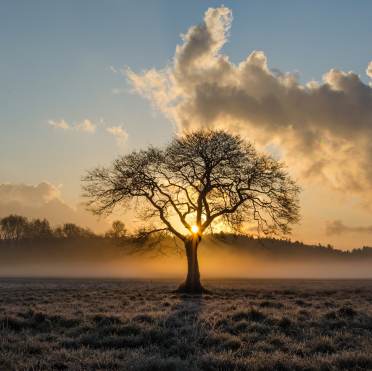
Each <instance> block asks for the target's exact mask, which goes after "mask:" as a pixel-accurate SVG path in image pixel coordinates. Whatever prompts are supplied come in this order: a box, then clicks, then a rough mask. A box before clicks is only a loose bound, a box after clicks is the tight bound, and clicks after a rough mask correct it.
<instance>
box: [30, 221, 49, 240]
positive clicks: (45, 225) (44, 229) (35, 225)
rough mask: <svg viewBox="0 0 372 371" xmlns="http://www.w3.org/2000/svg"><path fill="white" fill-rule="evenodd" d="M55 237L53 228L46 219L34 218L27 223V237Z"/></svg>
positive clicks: (44, 238) (41, 238)
mask: <svg viewBox="0 0 372 371" xmlns="http://www.w3.org/2000/svg"><path fill="white" fill-rule="evenodd" d="M52 237H53V230H52V228H51V227H50V224H49V222H48V220H46V219H34V220H32V221H31V222H29V223H28V225H27V234H26V238H31V239H38V240H46V239H50V238H52Z"/></svg>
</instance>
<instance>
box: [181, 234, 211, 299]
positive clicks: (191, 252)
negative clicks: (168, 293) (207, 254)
mask: <svg viewBox="0 0 372 371" xmlns="http://www.w3.org/2000/svg"><path fill="white" fill-rule="evenodd" d="M198 245H199V237H197V236H193V237H192V238H190V239H188V240H187V241H186V242H185V250H186V256H187V276H186V280H185V281H184V282H183V283H182V284H181V285H180V286H179V288H178V290H177V291H178V292H184V293H189V294H201V293H202V292H203V291H204V288H203V286H202V285H201V283H200V272H199V264H198Z"/></svg>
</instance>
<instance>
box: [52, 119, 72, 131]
mask: <svg viewBox="0 0 372 371" xmlns="http://www.w3.org/2000/svg"><path fill="white" fill-rule="evenodd" d="M48 124H49V125H50V126H53V127H54V128H56V129H63V130H69V129H71V127H70V125H69V124H68V123H67V122H66V121H65V120H63V119H61V120H49V121H48Z"/></svg>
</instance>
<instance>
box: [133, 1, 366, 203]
mask: <svg viewBox="0 0 372 371" xmlns="http://www.w3.org/2000/svg"><path fill="white" fill-rule="evenodd" d="M231 22H232V13H231V10H230V9H228V8H226V7H219V8H215V9H208V10H207V11H206V13H205V15H204V20H203V22H202V23H201V24H200V25H197V26H192V27H191V28H190V29H189V30H188V31H187V33H186V34H185V35H183V36H182V43H181V44H180V45H178V46H177V47H176V51H175V55H174V58H173V61H172V63H171V64H170V65H168V66H166V67H165V68H163V69H149V70H145V71H144V72H141V73H136V72H134V71H132V70H131V69H128V70H127V71H126V74H127V77H128V79H129V82H130V83H131V84H132V86H133V88H134V90H135V91H136V92H137V93H139V94H140V95H142V96H144V97H146V98H147V99H149V100H150V102H151V103H152V104H153V105H154V106H155V107H156V108H157V109H159V110H160V111H162V112H163V113H164V114H165V115H166V116H167V117H168V118H169V119H170V120H171V121H172V122H173V123H175V125H176V126H177V128H178V129H179V131H184V130H190V129H193V128H199V127H212V128H213V127H214V128H215V127H222V128H226V129H230V130H231V131H235V132H239V133H241V134H242V135H246V136H248V137H249V138H248V139H250V140H253V141H254V142H255V143H256V144H257V145H259V146H261V147H262V148H268V147H272V148H277V152H278V153H281V154H282V156H283V158H284V159H285V161H286V162H287V163H288V164H289V165H290V167H291V169H293V172H294V173H295V174H296V176H298V177H300V178H301V180H302V181H303V182H305V181H310V180H311V181H313V180H320V181H321V182H323V183H327V184H328V185H330V186H331V187H333V188H334V189H338V190H341V191H345V190H347V192H348V193H347V194H348V195H353V194H354V195H359V196H361V197H362V198H363V199H364V201H366V202H370V201H371V200H372V192H371V190H372V167H371V166H370V164H371V163H372V142H371V141H370V138H371V137H372V87H371V86H369V85H366V84H365V83H363V82H362V80H361V79H360V77H359V76H358V75H357V74H355V73H354V72H344V71H341V70H338V69H331V70H330V71H328V72H326V73H325V74H324V76H323V79H322V81H321V82H316V81H310V82H309V83H307V84H301V83H300V82H299V80H298V76H297V74H296V73H290V72H289V73H283V72H280V71H278V70H276V69H271V68H270V67H269V64H268V60H267V57H266V55H265V54H264V52H262V51H252V52H251V53H250V54H249V55H248V56H247V57H246V58H245V59H244V60H242V61H241V62H240V63H237V64H235V63H232V62H231V61H230V60H229V57H228V56H227V55H225V54H223V53H222V52H221V48H222V47H223V46H224V44H225V43H226V42H227V41H228V36H229V29H230V26H231ZM367 74H368V76H369V77H371V76H372V63H370V64H369V67H368V69H367Z"/></svg>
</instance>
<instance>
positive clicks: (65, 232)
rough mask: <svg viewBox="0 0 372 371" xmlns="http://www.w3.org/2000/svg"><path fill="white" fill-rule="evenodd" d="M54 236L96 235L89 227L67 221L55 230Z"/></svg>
mask: <svg viewBox="0 0 372 371" xmlns="http://www.w3.org/2000/svg"><path fill="white" fill-rule="evenodd" d="M54 236H55V237H57V238H69V239H81V238H90V237H94V236H95V235H94V233H93V232H92V231H90V230H89V229H86V228H82V227H79V226H78V225H76V224H73V223H66V224H64V225H63V226H62V227H57V228H56V229H55V230H54Z"/></svg>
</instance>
